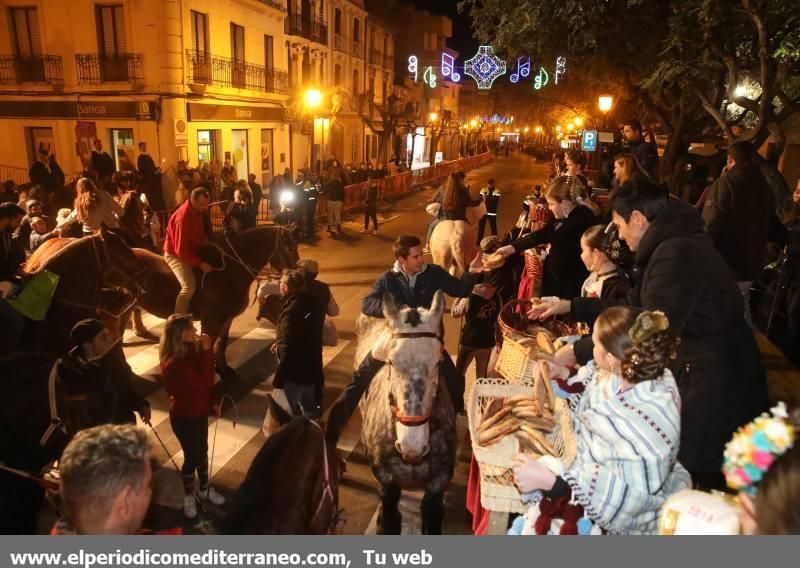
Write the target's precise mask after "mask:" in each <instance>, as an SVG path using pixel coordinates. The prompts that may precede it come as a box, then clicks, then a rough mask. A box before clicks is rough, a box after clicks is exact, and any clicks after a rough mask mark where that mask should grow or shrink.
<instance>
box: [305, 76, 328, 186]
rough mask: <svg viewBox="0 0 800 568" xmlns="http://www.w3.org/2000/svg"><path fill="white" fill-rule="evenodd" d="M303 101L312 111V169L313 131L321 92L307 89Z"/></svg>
mask: <svg viewBox="0 0 800 568" xmlns="http://www.w3.org/2000/svg"><path fill="white" fill-rule="evenodd" d="M303 102H304V103H305V105H306V107H307V108H309V109H311V111H312V119H311V169H312V170H313V169H314V167H315V166H316V156H315V155H314V154H315V152H314V132H315V131H316V129H317V114H316V110H317V109H318V108H319V107H320V105H321V104H322V93H321V92H320V91H319V89H307V90H306V92H305V93H304V94H303ZM324 129H325V124H324V122H323V124H322V142H323V144H324V143H325V131H324Z"/></svg>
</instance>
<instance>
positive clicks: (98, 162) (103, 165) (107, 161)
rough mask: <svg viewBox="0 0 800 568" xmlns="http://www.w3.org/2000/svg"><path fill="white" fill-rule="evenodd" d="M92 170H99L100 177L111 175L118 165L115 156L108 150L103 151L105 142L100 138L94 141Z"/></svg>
mask: <svg viewBox="0 0 800 568" xmlns="http://www.w3.org/2000/svg"><path fill="white" fill-rule="evenodd" d="M92 170H94V171H95V172H97V174H98V176H100V179H104V178H107V177H110V176H111V174H113V173H114V172H115V171H117V166H116V165H115V164H114V158H112V157H111V155H110V154H109V153H108V152H104V151H103V143H102V142H101V141H100V140H99V139H95V141H94V150H93V151H92Z"/></svg>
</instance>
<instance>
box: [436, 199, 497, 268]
mask: <svg viewBox="0 0 800 568" xmlns="http://www.w3.org/2000/svg"><path fill="white" fill-rule="evenodd" d="M484 215H486V205H484V204H483V203H481V204H480V205H477V206H475V207H468V208H467V220H466V221H448V220H443V221H439V223H438V224H437V225H436V227H434V229H433V233H432V234H431V245H430V246H431V254H432V255H433V262H434V264H438V265H439V266H441V267H442V268H444V269H445V270H447V271H449V272H450V274H452V275H454V276H457V277H459V278H460V277H461V275H462V274H464V271H466V269H467V267H468V266H469V263H470V261H472V259H473V258H475V255H476V254H477V252H478V246H477V244H476V242H477V239H478V232H477V228H476V227H477V226H478V222H479V221H480V220H481V218H482V217H483V216H484Z"/></svg>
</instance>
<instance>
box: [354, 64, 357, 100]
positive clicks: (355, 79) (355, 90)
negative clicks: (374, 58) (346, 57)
mask: <svg viewBox="0 0 800 568" xmlns="http://www.w3.org/2000/svg"><path fill="white" fill-rule="evenodd" d="M357 94H358V69H353V96H355V95H357Z"/></svg>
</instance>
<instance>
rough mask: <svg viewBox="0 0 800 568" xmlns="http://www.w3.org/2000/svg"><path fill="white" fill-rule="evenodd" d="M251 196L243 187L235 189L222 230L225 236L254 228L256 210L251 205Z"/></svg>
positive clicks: (245, 187)
mask: <svg viewBox="0 0 800 568" xmlns="http://www.w3.org/2000/svg"><path fill="white" fill-rule="evenodd" d="M251 200H252V195H251V194H250V190H249V189H248V188H247V186H246V185H245V186H244V187H237V188H236V191H234V192H233V201H231V202H230V203H229V204H228V209H227V210H226V212H225V218H224V219H223V220H222V228H223V231H224V233H225V235H226V236H230V235H234V234H236V233H240V232H242V231H244V230H246V229H252V228H254V227H255V226H256V208H255V206H254V205H253V203H252V201H251Z"/></svg>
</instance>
